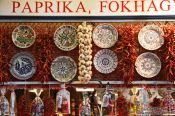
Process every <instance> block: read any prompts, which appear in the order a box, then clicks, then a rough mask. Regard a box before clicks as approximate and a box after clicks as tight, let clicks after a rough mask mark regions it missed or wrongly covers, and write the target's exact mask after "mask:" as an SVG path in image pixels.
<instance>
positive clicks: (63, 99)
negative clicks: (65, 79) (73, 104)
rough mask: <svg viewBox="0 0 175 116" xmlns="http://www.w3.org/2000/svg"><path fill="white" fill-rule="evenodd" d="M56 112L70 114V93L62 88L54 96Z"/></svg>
mask: <svg viewBox="0 0 175 116" xmlns="http://www.w3.org/2000/svg"><path fill="white" fill-rule="evenodd" d="M56 112H57V113H62V114H70V92H69V91H67V90H66V89H65V88H62V89H61V90H60V91H59V92H58V93H57V95H56Z"/></svg>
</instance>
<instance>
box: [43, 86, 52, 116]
mask: <svg viewBox="0 0 175 116" xmlns="http://www.w3.org/2000/svg"><path fill="white" fill-rule="evenodd" d="M43 101H44V116H54V114H55V103H54V101H53V98H52V96H50V86H49V90H48V91H45V93H44V100H43Z"/></svg>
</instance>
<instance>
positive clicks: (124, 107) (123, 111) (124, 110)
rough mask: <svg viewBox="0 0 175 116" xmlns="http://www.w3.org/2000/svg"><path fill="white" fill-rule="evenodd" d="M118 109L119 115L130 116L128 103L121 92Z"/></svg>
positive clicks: (117, 102)
mask: <svg viewBox="0 0 175 116" xmlns="http://www.w3.org/2000/svg"><path fill="white" fill-rule="evenodd" d="M116 110H117V116H128V103H127V101H126V99H125V97H124V96H123V95H121V93H119V97H118V99H117V101H116Z"/></svg>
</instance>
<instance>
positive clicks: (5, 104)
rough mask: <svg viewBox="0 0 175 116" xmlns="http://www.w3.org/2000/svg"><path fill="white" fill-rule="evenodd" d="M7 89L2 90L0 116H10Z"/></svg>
mask: <svg viewBox="0 0 175 116" xmlns="http://www.w3.org/2000/svg"><path fill="white" fill-rule="evenodd" d="M5 93H6V89H5V88H2V89H1V97H0V115H1V116H2V115H3V116H4V115H9V113H10V112H9V102H8V100H7V98H6V97H5Z"/></svg>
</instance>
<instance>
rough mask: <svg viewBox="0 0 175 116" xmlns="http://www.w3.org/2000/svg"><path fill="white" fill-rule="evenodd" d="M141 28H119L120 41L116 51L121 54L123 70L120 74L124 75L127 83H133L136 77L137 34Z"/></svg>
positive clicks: (120, 63) (120, 62)
mask: <svg viewBox="0 0 175 116" xmlns="http://www.w3.org/2000/svg"><path fill="white" fill-rule="evenodd" d="M139 28H140V27H139V26H135V27H134V26H132V25H131V26H121V27H118V31H119V34H120V38H119V39H120V40H119V42H118V43H117V45H116V49H115V51H116V52H117V53H118V54H121V57H122V59H121V60H120V61H119V65H120V66H121V69H120V71H119V72H121V73H122V74H123V80H124V82H125V83H131V82H132V81H133V79H134V76H135V61H136V58H137V56H138V54H137V49H138V45H137V41H136V34H137V33H138V30H139Z"/></svg>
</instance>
